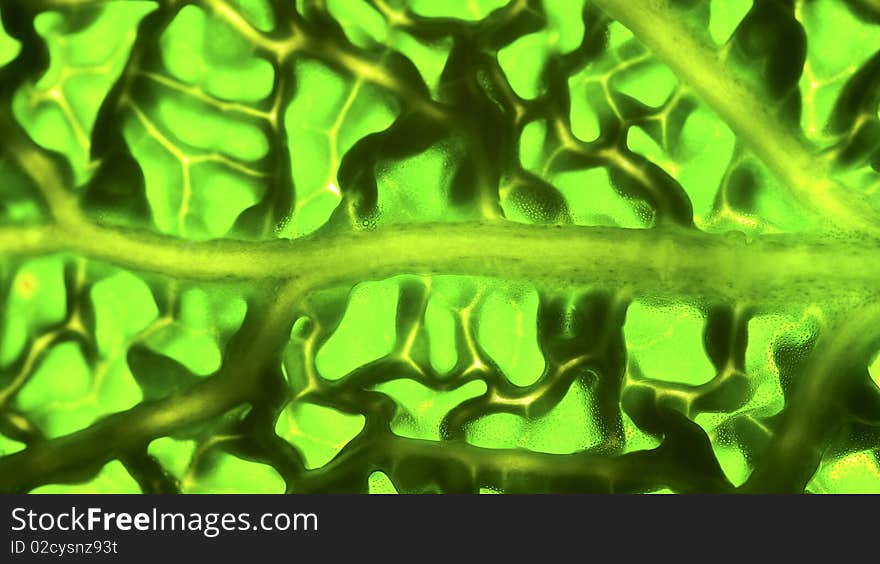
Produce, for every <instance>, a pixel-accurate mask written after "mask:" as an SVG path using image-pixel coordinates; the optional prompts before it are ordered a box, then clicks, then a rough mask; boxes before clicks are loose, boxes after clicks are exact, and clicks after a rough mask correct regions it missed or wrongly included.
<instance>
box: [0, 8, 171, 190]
mask: <svg viewBox="0 0 880 564" xmlns="http://www.w3.org/2000/svg"><path fill="white" fill-rule="evenodd" d="M154 8H155V4H154V3H152V2H127V3H125V4H120V3H110V4H108V5H107V6H106V7H105V8H104V9H103V10H101V11H100V13H99V15H98V17H97V18H95V19H94V20H93V21H91V22H90V23H89V24H88V25H86V26H85V27H83V28H77V26H71V25H70V22H69V21H67V19H66V16H65V15H64V14H63V13H61V12H46V13H43V14H40V15H39V16H38V17H37V19H36V21H35V27H36V30H37V32H38V33H39V34H40V35H41V36H42V37H44V38H45V40H46V43H47V45H48V47H49V68H48V69H47V70H46V72H45V73H44V74H43V75H42V76H41V77H40V79H39V80H38V81H37V82H36V83H35V84H32V85H29V86H27V87H26V88H23V89H21V90H19V91H18V92H17V95H16V97H15V100H14V102H13V111H14V113H15V117H16V119H17V120H18V122H19V123H20V124H21V125H22V127H24V128H25V130H26V131H27V132H28V134H29V135H30V136H31V137H32V138H33V139H34V141H36V142H37V143H39V144H40V145H42V146H43V147H45V148H47V149H51V150H54V151H59V152H61V153H62V154H64V155H65V157H67V159H68V160H69V162H70V164H71V165H72V166H73V168H74V174H75V180H76V182H77V183H78V184H79V183H82V182H84V181H85V180H87V179H88V176H89V170H90V162H89V161H90V158H89V151H90V148H91V139H90V138H91V132H92V128H93V126H94V123H95V118H96V117H97V114H98V110H99V108H100V106H101V103H102V102H103V100H104V98H105V96H106V95H107V93H108V92H109V90H110V88H111V87H112V86H113V84H114V82H115V81H116V79H117V78H118V76H119V74H120V72H121V71H122V68H123V66H124V65H125V60H126V58H127V57H128V54H129V51H130V49H131V46H132V43H133V42H134V39H135V30H136V27H137V24H138V22H139V21H140V19H141V18H142V17H143V16H144V15H145V14H147V13H148V12H150V11H152V10H153V9H154Z"/></svg>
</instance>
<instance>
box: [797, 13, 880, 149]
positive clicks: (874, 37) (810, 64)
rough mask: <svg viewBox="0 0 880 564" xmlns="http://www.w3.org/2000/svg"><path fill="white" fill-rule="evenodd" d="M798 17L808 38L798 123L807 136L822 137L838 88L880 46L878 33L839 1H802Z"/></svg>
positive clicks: (839, 90)
mask: <svg viewBox="0 0 880 564" xmlns="http://www.w3.org/2000/svg"><path fill="white" fill-rule="evenodd" d="M798 19H799V20H800V21H801V23H802V24H803V26H804V29H805V30H806V32H807V33H808V34H809V37H810V41H808V42H807V61H806V63H805V65H804V73H803V74H802V75H801V80H800V84H799V86H800V88H801V89H803V91H804V111H803V113H802V114H801V126H802V127H803V129H804V131H805V132H806V133H807V135H809V136H810V137H812V138H814V139H817V140H823V138H825V137H826V136H827V135H828V134H829V132H828V130H827V126H828V125H829V119H830V117H831V114H832V111H833V110H834V105H835V103H836V102H837V99H838V98H839V96H840V95H841V91H842V90H843V88H844V86H845V85H846V83H847V80H849V79H850V78H851V77H852V76H853V74H855V72H856V71H857V70H858V69H859V68H860V67H861V66H862V65H863V64H864V63H865V62H866V61H867V60H868V59H870V58H871V57H873V56H874V54H875V53H876V52H877V50H878V49H880V34H878V33H877V26H876V25H874V24H873V23H869V22H866V21H863V20H862V19H860V18H858V17H857V16H856V14H855V13H853V11H852V10H850V9H849V8H848V7H847V5H846V4H845V3H841V2H804V3H803V4H802V5H801V6H800V9H799V10H798ZM842 29H845V30H846V33H845V34H841V33H840V30H842ZM866 117H867V116H866Z"/></svg>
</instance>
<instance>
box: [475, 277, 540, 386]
mask: <svg viewBox="0 0 880 564" xmlns="http://www.w3.org/2000/svg"><path fill="white" fill-rule="evenodd" d="M537 311H538V294H537V292H536V291H535V290H533V289H530V288H524V287H509V288H504V287H502V288H499V289H497V290H495V291H493V292H492V293H490V294H489V295H488V296H487V297H486V298H485V300H484V301H483V303H482V304H481V306H480V314H479V315H480V317H479V322H478V324H479V332H478V340H479V343H480V345H482V347H483V349H484V350H485V351H486V352H487V353H488V354H489V356H490V357H492V360H494V361H495V362H496V363H498V366H499V367H500V368H501V370H502V372H504V375H505V376H507V379H508V380H510V382H511V383H512V384H514V385H516V386H528V385H529V384H532V383H534V382H535V381H537V380H538V378H540V377H541V374H542V373H543V372H544V365H545V363H544V357H543V356H542V355H541V350H540V349H539V348H538V341H537V319H536V315H537Z"/></svg>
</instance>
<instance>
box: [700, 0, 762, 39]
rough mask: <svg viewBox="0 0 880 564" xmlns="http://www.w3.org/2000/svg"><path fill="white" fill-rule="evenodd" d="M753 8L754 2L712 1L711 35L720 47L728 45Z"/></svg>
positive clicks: (745, 0)
mask: <svg viewBox="0 0 880 564" xmlns="http://www.w3.org/2000/svg"><path fill="white" fill-rule="evenodd" d="M751 7H752V0H711V6H710V8H709V14H710V16H709V34H710V35H711V36H712V40H713V41H714V42H715V43H717V44H718V45H723V44H724V43H727V40H728V39H730V36H731V34H732V33H733V31H734V30H735V29H736V28H737V26H739V24H740V22H741V21H742V19H743V18H744V17H745V16H746V14H747V13H748V12H749V9H750V8H751Z"/></svg>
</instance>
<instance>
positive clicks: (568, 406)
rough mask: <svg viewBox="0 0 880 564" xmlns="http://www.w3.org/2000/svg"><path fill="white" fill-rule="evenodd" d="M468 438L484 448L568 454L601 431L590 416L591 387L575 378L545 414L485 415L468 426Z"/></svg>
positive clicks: (598, 436) (596, 441)
mask: <svg viewBox="0 0 880 564" xmlns="http://www.w3.org/2000/svg"><path fill="white" fill-rule="evenodd" d="M572 429H577V432H570V430H572ZM467 441H468V442H469V443H471V444H473V445H476V446H479V447H484V448H493V449H498V448H525V449H529V450H532V451H535V452H547V453H551V454H569V453H572V452H577V451H579V450H584V449H587V448H590V447H593V446H596V445H597V444H599V442H600V441H601V432H600V429H599V428H598V427H597V425H596V423H595V421H594V419H593V414H592V398H591V393H590V391H589V390H588V389H586V388H585V387H584V386H583V385H581V383H580V382H578V381H575V382H574V383H572V385H571V387H570V388H569V389H568V392H566V394H565V396H564V397H563V398H562V399H561V400H560V401H559V403H558V404H557V405H556V406H554V407H553V409H551V410H550V411H549V412H548V413H547V414H545V415H542V416H540V417H534V418H531V419H526V418H525V417H522V416H520V415H515V414H512V413H493V414H491V415H484V416H482V417H480V418H479V419H477V420H476V421H474V422H473V423H472V424H470V425H469V426H468V429H467Z"/></svg>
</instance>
